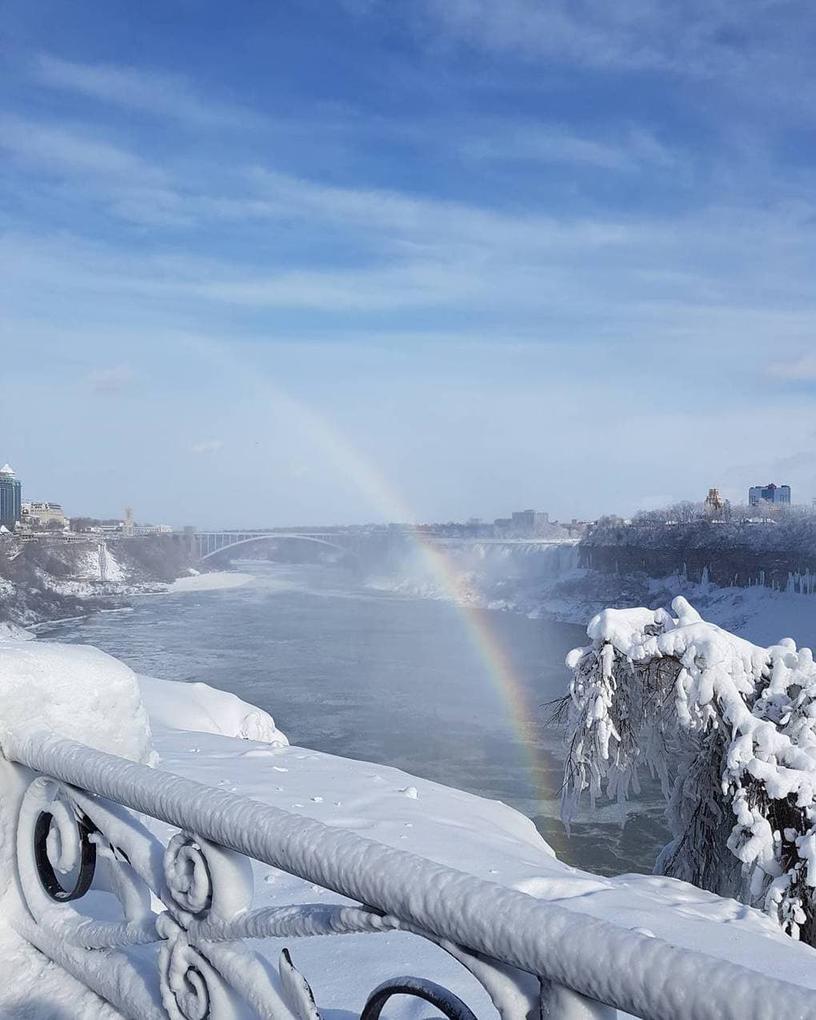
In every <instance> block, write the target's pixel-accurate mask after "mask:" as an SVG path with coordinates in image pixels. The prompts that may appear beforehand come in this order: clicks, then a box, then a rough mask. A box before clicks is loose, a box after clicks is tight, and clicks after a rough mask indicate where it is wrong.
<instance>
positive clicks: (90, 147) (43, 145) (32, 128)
mask: <svg viewBox="0 0 816 1020" xmlns="http://www.w3.org/2000/svg"><path fill="white" fill-rule="evenodd" d="M0 149H4V150H5V151H6V152H7V153H8V154H9V155H11V156H13V157H14V158H15V159H17V160H18V161H20V162H22V163H25V164H27V165H30V166H31V165H33V166H37V167H38V168H40V169H45V170H51V171H57V172H59V173H65V172H69V173H73V174H82V175H91V176H93V177H108V178H115V179H117V180H122V179H128V180H133V181H140V182H141V183H142V184H152V185H156V184H160V183H162V182H164V181H165V180H166V175H165V174H164V172H163V171H161V170H160V169H159V168H157V167H156V166H154V165H153V164H151V163H149V162H147V161H146V160H144V159H142V158H141V157H140V156H137V155H136V154H135V153H132V152H130V151H128V150H127V149H124V148H121V147H119V146H118V145H115V144H113V143H111V142H109V141H107V140H105V139H102V138H98V137H96V136H94V135H91V134H89V133H88V132H87V131H84V130H82V129H74V128H72V127H67V126H63V125H58V124H51V123H43V122H38V121H32V120H26V119H23V118H21V117H16V116H13V115H10V114H5V115H0Z"/></svg>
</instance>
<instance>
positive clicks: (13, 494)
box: [0, 464, 22, 531]
mask: <svg viewBox="0 0 816 1020" xmlns="http://www.w3.org/2000/svg"><path fill="white" fill-rule="evenodd" d="M21 504H22V486H21V485H20V483H19V482H18V481H17V479H16V478H15V477H14V471H13V469H12V468H11V467H10V466H9V465H8V464H4V465H3V467H1V468H0V527H5V528H8V529H9V531H13V530H14V525H15V524H16V523H17V521H19V520H20V510H21Z"/></svg>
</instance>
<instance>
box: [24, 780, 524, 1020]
mask: <svg viewBox="0 0 816 1020" xmlns="http://www.w3.org/2000/svg"><path fill="white" fill-rule="evenodd" d="M17 866H18V875H19V885H20V890H21V893H22V898H23V903H24V906H25V909H26V911H27V913H28V915H29V923H32V922H33V927H32V928H31V932H33V934H29V937H30V938H31V940H32V941H34V942H35V944H37V945H39V946H40V948H42V949H43V950H44V951H45V952H52V953H53V954H54V955H55V956H56V955H57V944H58V943H59V946H60V947H61V949H60V953H61V955H60V957H59V958H60V960H61V962H63V963H64V965H66V966H70V967H71V968H72V969H73V971H74V973H76V974H77V976H80V977H81V978H82V979H84V980H86V983H87V984H88V985H89V986H90V987H91V988H94V989H95V990H96V991H97V992H98V993H99V994H101V995H102V996H103V997H105V998H108V999H109V1000H110V1001H111V1002H112V1003H113V1005H115V1006H116V1007H117V1008H118V1009H120V1011H122V1012H123V1013H124V1014H125V1015H128V1016H138V1017H139V1018H140V1020H141V1018H142V1017H150V1018H152V1017H156V1018H160V1017H169V1018H171V1020H245V1018H248V1017H252V1016H261V1017H276V1018H278V1017H280V1018H285V1017H288V1018H291V1020H320V1016H321V1014H320V1010H319V1007H318V1005H317V1003H316V1001H315V996H314V995H313V993H312V989H311V987H310V985H309V983H308V981H307V980H306V979H305V977H303V975H302V974H301V973H300V972H299V971H298V970H297V968H296V967H295V965H294V963H293V961H292V956H291V953H290V951H289V949H288V948H284V949H283V950H282V951H281V953H280V955H279V958H278V966H277V969H275V968H271V967H270V966H269V961H268V959H266V958H265V957H263V956H261V955H259V954H258V953H256V952H255V951H254V950H252V949H250V948H248V947H247V945H246V944H245V941H246V940H250V939H259V938H276V939H286V940H288V939H297V938H302V937H310V936H316V935H337V934H359V933H371V934H376V933H378V932H386V931H396V930H405V931H409V932H411V933H412V934H415V935H420V936H424V937H426V938H430V939H431V941H434V942H436V943H437V944H438V945H440V946H441V949H443V950H446V951H447V952H448V953H450V954H451V955H453V956H454V957H455V958H456V959H457V960H459V962H460V963H463V964H464V965H465V966H466V967H467V968H468V969H469V970H471V972H472V973H473V974H474V975H475V976H476V978H477V980H479V981H480V982H481V983H482V984H483V985H484V986H485V987H486V988H487V990H488V992H489V993H490V994H491V995H492V997H493V998H494V1000H495V999H496V991H495V988H494V987H491V981H490V974H489V972H490V969H491V966H492V965H491V963H490V961H484V960H481V959H480V960H478V961H477V960H476V958H475V957H471V956H470V954H468V953H467V952H466V951H465V950H463V949H460V948H458V947H452V946H448V945H446V944H443V943H441V942H440V941H439V940H436V939H433V938H431V937H430V936H428V935H426V934H425V933H424V932H422V931H417V930H414V929H413V928H411V927H410V926H408V925H404V924H402V923H401V922H400V920H399V919H398V918H396V917H391V916H388V915H385V914H383V913H381V912H379V911H376V910H373V909H371V908H369V907H366V906H365V905H357V906H354V905H342V904H327V903H316V904H308V903H306V904H296V905H292V906H283V907H267V908H261V909H255V910H253V909H252V900H253V879H252V866H251V862H250V860H249V859H248V858H247V857H245V856H243V855H241V854H238V853H236V852H234V851H231V850H227V849H225V848H223V847H221V846H218V845H217V844H214V843H212V842H208V841H207V840H205V839H202V838H200V837H198V836H196V835H195V834H193V833H187V832H183V831H179V832H176V833H175V834H174V835H172V836H171V837H170V839H169V841H168V842H167V844H166V845H164V844H162V843H161V841H160V840H159V839H158V838H157V836H156V835H155V834H154V833H153V832H151V831H150V830H149V829H148V828H147V827H146V826H145V825H144V824H143V823H142V822H141V821H140V820H139V818H138V817H137V816H136V815H135V814H133V813H132V812H131V811H129V810H127V809H125V808H123V807H122V806H121V805H118V804H116V803H114V802H112V801H107V800H105V799H104V798H101V797H98V796H94V795H91V794H89V793H87V792H85V791H83V790H80V789H79V788H77V787H74V786H70V785H68V784H65V783H61V782H58V781H56V780H54V779H50V778H48V777H46V776H36V777H35V778H34V779H33V780H32V781H31V782H30V783H29V785H28V787H27V788H26V790H25V792H24V794H23V796H22V798H21V803H20V810H19V815H18V826H17ZM95 894H102V895H106V896H107V897H108V898H110V897H111V896H112V897H113V898H114V899H115V900H116V901H117V902H118V912H119V913H120V915H121V917H120V919H119V920H116V921H110V920H106V921H102V920H98V919H96V917H95V916H94V915H93V913H90V912H89V913H83V912H82V907H83V905H84V904H83V901H84V900H85V899H86V898H87V897H89V895H95ZM89 910H90V905H89ZM106 913H109V911H108V912H106ZM49 933H51V934H49ZM52 935H53V936H54V937H53V938H52V937H51V936H52ZM134 946H154V947H155V949H156V954H155V956H156V972H155V980H154V982H153V984H152V985H151V984H150V983H149V982H148V983H147V984H146V985H144V987H142V986H138V987H137V992H138V994H136V996H135V998H133V994H134V993H133V984H132V982H130V981H129V979H128V975H129V974H132V972H133V970H134V964H133V961H132V958H131V956H129V954H128V950H129V949H131V948H132V947H134ZM100 960H104V967H103V968H101V970H102V971H104V972H105V976H104V977H102V978H100V976H99V975H100V967H99V966H98V964H99V961H100ZM505 970H506V969H505ZM486 975H487V978H486ZM502 976H503V980H505V981H506V980H507V975H506V973H505V972H504V971H503V972H502ZM518 978H519V983H518V987H516V989H515V993H516V997H518V994H519V991H520V989H521V990H523V992H524V993H525V996H526V998H525V1001H526V1003H527V1004H528V1005H529V1006H530V1007H531V1009H530V1011H529V1012H528V1010H527V1008H526V1007H525V1011H524V1014H523V1015H524V1016H533V1015H535V1014H534V1012H533V1007H534V1005H535V1004H536V1003H537V1002H538V995H537V994H535V995H533V994H530V992H531V986H530V984H529V981H530V975H521V974H518ZM525 982H527V983H525ZM534 984H535V987H536V991H537V990H538V982H537V980H536V981H535V982H534ZM125 988H127V989H128V990H129V991H128V994H127V995H124V993H121V989H125ZM116 989H119V990H120V994H119V997H118V998H117V994H116ZM397 996H407V997H413V998H418V999H421V1000H424V1001H425V1002H427V1003H429V1004H430V1005H432V1006H434V1007H435V1008H436V1009H437V1010H438V1011H440V1012H441V1013H442V1014H443V1015H444V1016H445V1017H447V1018H448V1020H476V1017H475V1014H474V1013H473V1012H472V1011H471V1010H470V1008H469V1007H468V1006H467V1005H466V1004H465V1003H464V1002H463V1001H462V1000H461V999H460V998H459V997H458V996H456V995H454V994H453V993H452V992H450V991H449V990H447V989H446V988H444V987H442V986H441V985H438V984H435V983H434V982H431V981H426V980H423V979H420V978H415V977H400V978H395V979H392V980H390V981H386V982H385V983H383V984H381V985H380V986H379V987H377V988H376V989H375V990H374V991H373V992H372V993H371V995H370V996H369V997H368V1000H367V1002H366V1004H365V1006H364V1009H363V1012H362V1014H361V1020H379V1018H380V1016H381V1015H382V1011H383V1009H384V1007H385V1006H386V1004H387V1003H388V1002H389V1001H390V1000H391V999H393V998H395V997H397ZM497 1008H499V1010H500V1012H501V1015H502V1016H505V1017H510V1016H515V1015H519V1016H521V1015H522V1014H517V1013H516V1011H505V1010H502V1008H501V1005H500V1004H497Z"/></svg>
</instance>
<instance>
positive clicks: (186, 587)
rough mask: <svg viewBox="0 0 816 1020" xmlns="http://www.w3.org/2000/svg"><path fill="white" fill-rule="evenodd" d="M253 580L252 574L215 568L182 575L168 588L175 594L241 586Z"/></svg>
mask: <svg viewBox="0 0 816 1020" xmlns="http://www.w3.org/2000/svg"><path fill="white" fill-rule="evenodd" d="M252 580H253V577H252V574H241V573H239V572H238V571H237V570H213V571H212V573H209V574H191V575H190V576H189V577H180V578H178V580H176V581H173V583H172V584H171V585H170V586H169V589H168V590H169V591H170V592H172V593H173V594H175V593H176V592H185V591H191V592H197V591H216V590H217V589H219V588H240V587H241V586H242V585H244V584H249V582H250V581H252Z"/></svg>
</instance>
